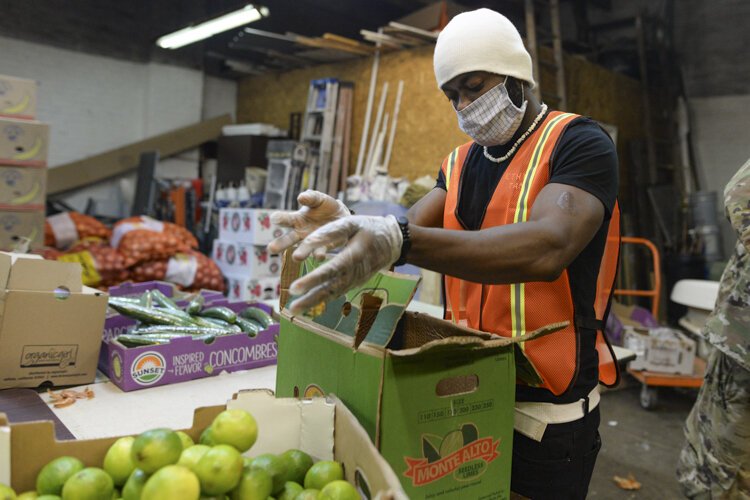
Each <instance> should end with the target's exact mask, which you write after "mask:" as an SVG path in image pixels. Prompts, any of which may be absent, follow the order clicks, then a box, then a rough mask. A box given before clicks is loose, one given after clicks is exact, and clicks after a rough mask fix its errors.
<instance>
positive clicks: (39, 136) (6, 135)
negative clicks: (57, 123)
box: [0, 118, 49, 167]
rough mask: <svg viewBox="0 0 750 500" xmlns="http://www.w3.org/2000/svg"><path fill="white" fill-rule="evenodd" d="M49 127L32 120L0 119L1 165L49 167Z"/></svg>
mask: <svg viewBox="0 0 750 500" xmlns="http://www.w3.org/2000/svg"><path fill="white" fill-rule="evenodd" d="M48 146H49V125H47V124H45V123H41V122H37V121H31V120H14V119H12V118H0V164H4V165H28V166H32V167H43V166H45V165H47V150H48Z"/></svg>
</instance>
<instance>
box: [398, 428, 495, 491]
mask: <svg viewBox="0 0 750 500" xmlns="http://www.w3.org/2000/svg"><path fill="white" fill-rule="evenodd" d="M499 446H500V440H499V439H497V440H493V439H492V436H488V437H484V438H481V439H480V438H479V431H478V430H477V426H476V425H474V424H464V425H462V426H461V428H460V429H456V430H452V431H450V432H448V433H447V434H446V435H445V436H443V437H440V436H436V435H435V434H423V435H422V457H420V458H411V457H404V460H405V461H406V465H407V469H406V472H404V476H406V477H408V478H409V479H411V481H412V485H413V486H424V485H426V484H430V483H433V482H435V481H437V480H438V479H442V478H444V477H446V476H448V475H449V474H453V478H454V479H456V480H457V481H470V480H473V479H476V478H477V477H479V476H481V475H482V474H484V473H485V472H486V471H487V466H488V465H489V464H490V462H492V461H493V460H495V459H496V458H497V457H499V456H500V453H499V452H498V451H497V448H498V447H499Z"/></svg>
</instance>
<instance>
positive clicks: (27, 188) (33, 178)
mask: <svg viewBox="0 0 750 500" xmlns="http://www.w3.org/2000/svg"><path fill="white" fill-rule="evenodd" d="M46 186H47V169H46V168H45V167H16V166H10V165H0V208H10V209H14V208H16V209H17V208H24V209H27V210H28V209H34V210H44V203H45V201H46V198H47V196H46V194H47V192H46Z"/></svg>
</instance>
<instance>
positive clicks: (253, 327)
mask: <svg viewBox="0 0 750 500" xmlns="http://www.w3.org/2000/svg"><path fill="white" fill-rule="evenodd" d="M235 324H236V325H237V326H239V327H240V330H241V331H243V332H245V333H251V334H252V336H253V337H255V336H256V335H258V333H260V331H261V330H263V329H264V328H263V327H262V326H261V325H260V323H258V322H257V321H252V320H249V319H245V318H243V317H242V316H237V323H235Z"/></svg>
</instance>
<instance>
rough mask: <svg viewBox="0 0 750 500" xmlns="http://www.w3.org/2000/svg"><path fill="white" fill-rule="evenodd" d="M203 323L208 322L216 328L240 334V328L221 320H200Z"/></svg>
mask: <svg viewBox="0 0 750 500" xmlns="http://www.w3.org/2000/svg"><path fill="white" fill-rule="evenodd" d="M202 319H203V321H208V322H209V323H213V324H214V325H216V327H217V328H221V329H222V330H226V331H228V332H232V333H234V332H241V331H242V328H240V327H239V326H237V325H233V324H231V323H227V322H226V321H224V320H223V319H217V318H202Z"/></svg>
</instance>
